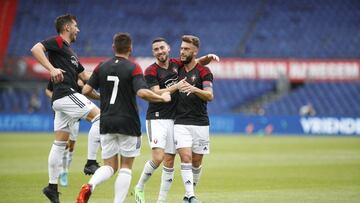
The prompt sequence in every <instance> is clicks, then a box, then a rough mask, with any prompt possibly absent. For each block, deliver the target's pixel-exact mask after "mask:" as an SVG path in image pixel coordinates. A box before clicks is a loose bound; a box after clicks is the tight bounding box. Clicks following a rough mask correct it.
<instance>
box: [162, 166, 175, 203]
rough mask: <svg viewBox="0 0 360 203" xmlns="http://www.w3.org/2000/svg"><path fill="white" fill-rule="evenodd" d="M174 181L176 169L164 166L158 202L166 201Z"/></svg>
mask: <svg viewBox="0 0 360 203" xmlns="http://www.w3.org/2000/svg"><path fill="white" fill-rule="evenodd" d="M173 180H174V168H167V167H165V166H163V171H162V174H161V185H160V192H159V197H158V200H161V201H166V198H167V194H168V192H169V190H170V187H171V185H172V183H173Z"/></svg>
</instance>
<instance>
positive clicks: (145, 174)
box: [136, 161, 158, 190]
mask: <svg viewBox="0 0 360 203" xmlns="http://www.w3.org/2000/svg"><path fill="white" fill-rule="evenodd" d="M157 167H158V166H156V165H155V163H154V162H153V161H147V162H146V163H145V166H144V169H143V171H142V173H141V176H140V179H139V182H138V183H137V185H136V187H137V188H139V189H140V190H144V186H145V183H146V182H147V181H148V180H149V178H150V177H151V175H152V174H153V173H154V171H155V170H156V169H157Z"/></svg>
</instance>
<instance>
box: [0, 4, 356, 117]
mask: <svg viewBox="0 0 360 203" xmlns="http://www.w3.org/2000/svg"><path fill="white" fill-rule="evenodd" d="M139 8H141V9H139ZM66 12H69V13H73V14H75V15H76V16H77V17H78V21H79V25H80V30H81V32H80V34H79V36H78V39H77V42H76V43H75V44H74V49H75V50H76V52H77V53H78V55H79V56H96V57H98V56H109V55H111V54H112V50H111V41H112V35H113V34H114V33H116V32H119V31H122V32H129V33H131V34H132V36H133V40H134V52H133V55H134V56H151V51H150V43H151V41H152V39H153V38H155V37H158V36H163V37H165V38H167V39H168V41H169V43H170V44H171V46H172V55H173V56H176V55H178V53H179V51H178V50H179V49H178V47H179V45H180V37H181V36H182V35H183V34H194V35H198V36H199V37H200V39H201V42H202V43H201V50H200V55H202V54H204V53H210V52H214V53H216V54H218V55H219V56H220V57H243V58H309V59H314V58H316V59H318V58H324V59H328V58H336V59H337V58H342V59H344V58H345V59H358V58H359V57H360V52H359V51H358V48H359V47H360V26H358V25H359V19H360V1H358V0H343V1H329V0H268V1H262V0H253V1H248V0H227V1H222V0H212V1H211V3H209V1H206V0H171V1H170V0H152V1H147V0H138V1H131V0H121V1H118V0H107V1H96V0H77V1H72V0H62V1H56V2H52V1H46V0H19V1H18V8H17V13H16V18H15V22H14V25H13V28H12V33H11V39H10V43H9V46H8V55H9V56H20V57H21V56H29V55H30V52H29V50H30V48H31V47H32V46H33V45H34V44H35V43H36V42H38V41H40V40H42V39H44V38H46V37H49V36H52V35H55V34H56V32H55V28H54V25H53V22H54V19H55V18H56V16H58V15H60V14H64V13H66ZM274 87H275V82H274V81H267V80H235V79H234V80H216V82H215V84H214V93H215V98H216V99H215V100H214V101H213V102H211V103H209V105H208V109H209V112H210V114H211V113H224V112H232V111H233V110H234V109H237V108H238V107H239V106H241V105H244V104H248V103H251V102H252V101H254V100H255V99H256V98H258V97H260V96H261V95H264V94H267V93H269V92H271V91H273V90H274ZM31 95H32V90H25V89H16V88H15V89H14V88H6V89H2V88H0V103H1V105H0V112H28V108H29V100H30V98H31ZM38 97H39V99H40V101H41V108H40V109H39V110H38V111H40V112H46V113H47V112H51V107H50V102H49V99H48V98H47V97H46V96H45V95H44V93H43V91H39V93H38ZM357 98H360V84H359V83H351V82H348V83H308V84H305V85H304V86H302V87H299V88H298V89H295V90H293V91H290V93H289V94H286V95H284V96H283V97H281V98H279V99H278V100H276V101H273V102H271V103H268V104H265V105H264V106H263V108H264V110H265V113H266V114H267V115H298V113H299V108H300V107H301V106H302V105H305V104H307V103H312V104H313V106H314V108H315V109H316V112H317V115H324V116H331V115H343V116H352V115H360V105H359V102H358V101H356V99H357ZM146 109H147V103H146V102H144V101H142V100H139V111H140V112H145V111H146Z"/></svg>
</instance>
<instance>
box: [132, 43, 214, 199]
mask: <svg viewBox="0 0 360 203" xmlns="http://www.w3.org/2000/svg"><path fill="white" fill-rule="evenodd" d="M152 53H153V56H154V57H155V58H156V62H155V63H153V64H152V65H150V66H149V67H147V68H146V70H145V79H146V82H147V84H148V86H149V87H150V89H151V90H152V91H154V92H155V93H157V94H161V93H163V92H165V91H169V92H170V93H171V94H172V95H171V96H172V99H171V102H169V103H151V102H150V103H149V108H148V110H147V114H146V130H147V135H148V141H149V145H150V147H151V149H152V159H151V160H149V161H147V162H146V164H145V166H144V169H143V171H142V173H141V176H140V179H139V181H138V183H137V185H136V186H135V188H134V194H135V201H136V202H137V203H144V202H145V195H144V187H145V184H146V182H147V181H148V180H149V178H150V177H151V175H152V174H153V173H154V172H155V170H156V169H157V168H158V167H159V165H160V164H161V162H162V161H164V163H163V170H162V176H161V185H160V192H159V196H158V200H157V202H159V203H160V202H165V201H166V197H167V193H168V191H169V190H170V187H171V184H172V180H173V177H174V158H175V154H176V150H175V143H174V135H173V132H174V119H175V111H176V104H177V102H176V101H177V99H176V98H177V97H176V94H173V93H174V92H176V91H177V90H178V88H179V85H180V84H181V83H182V82H183V81H184V79H183V81H180V82H178V69H179V68H180V67H182V66H183V64H182V62H181V61H180V60H179V59H174V58H170V46H169V44H168V43H167V42H166V40H165V39H164V38H156V39H154V40H153V42H152ZM198 60H199V63H202V64H208V63H210V61H211V60H217V61H218V60H219V58H218V56H216V55H214V54H208V55H206V56H203V57H201V58H199V59H198Z"/></svg>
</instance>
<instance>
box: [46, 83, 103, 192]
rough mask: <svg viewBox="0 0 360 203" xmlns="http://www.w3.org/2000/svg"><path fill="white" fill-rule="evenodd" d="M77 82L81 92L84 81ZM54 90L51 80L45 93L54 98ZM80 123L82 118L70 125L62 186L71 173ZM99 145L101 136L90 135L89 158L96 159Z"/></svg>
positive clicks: (62, 173) (93, 94) (64, 156)
mask: <svg viewBox="0 0 360 203" xmlns="http://www.w3.org/2000/svg"><path fill="white" fill-rule="evenodd" d="M77 84H78V89H76V91H78V92H80V93H81V90H82V88H83V87H84V82H83V81H82V80H80V79H79V80H78V82H77ZM53 90H54V88H53V83H52V82H51V81H49V82H48V85H47V87H46V89H45V94H46V95H47V96H48V97H49V98H52V94H53ZM97 96H98V94H97V93H95V92H93V93H92V94H91V95H90V96H88V97H89V98H97ZM79 124H80V120H78V121H77V122H74V123H72V124H70V125H69V130H70V131H69V140H68V142H67V145H66V148H65V152H64V154H63V157H62V165H61V172H60V176H59V180H60V185H61V186H65V187H66V186H67V185H68V173H69V168H70V164H71V162H72V157H73V152H74V149H75V143H76V140H77V137H78V135H79ZM99 147H100V137H95V139H94V137H90V138H89V139H88V153H87V156H88V160H96V154H97V151H98V149H99Z"/></svg>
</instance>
